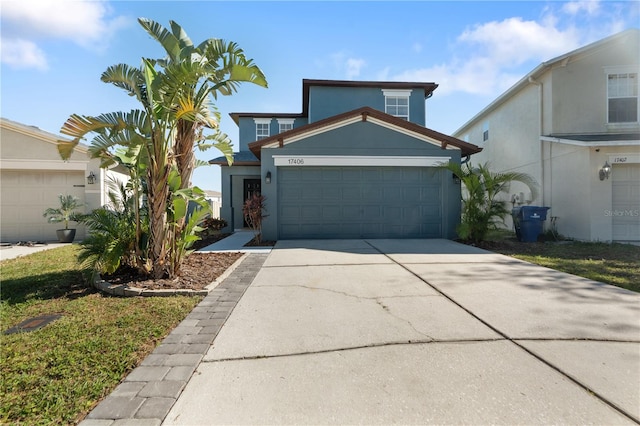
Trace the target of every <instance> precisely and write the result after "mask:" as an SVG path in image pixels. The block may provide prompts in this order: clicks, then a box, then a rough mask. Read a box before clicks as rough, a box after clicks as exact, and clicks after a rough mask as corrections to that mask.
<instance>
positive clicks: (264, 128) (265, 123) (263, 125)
mask: <svg viewBox="0 0 640 426" xmlns="http://www.w3.org/2000/svg"><path fill="white" fill-rule="evenodd" d="M253 121H254V122H255V123H256V140H257V141H259V140H260V139H264V138H268V137H269V136H271V135H270V133H269V126H270V125H271V119H270V118H254V119H253Z"/></svg>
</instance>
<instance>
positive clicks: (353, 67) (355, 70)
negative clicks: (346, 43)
mask: <svg viewBox="0 0 640 426" xmlns="http://www.w3.org/2000/svg"><path fill="white" fill-rule="evenodd" d="M330 58H331V63H332V64H333V68H334V72H335V73H336V74H337V75H339V77H338V78H346V79H348V80H351V79H354V78H356V77H358V76H360V72H361V71H362V68H364V67H365V66H366V65H367V62H366V61H365V60H364V59H360V58H354V57H352V56H351V55H350V53H349V52H346V51H340V52H336V53H333V54H331V55H330ZM316 64H317V66H319V67H322V66H323V65H324V61H316Z"/></svg>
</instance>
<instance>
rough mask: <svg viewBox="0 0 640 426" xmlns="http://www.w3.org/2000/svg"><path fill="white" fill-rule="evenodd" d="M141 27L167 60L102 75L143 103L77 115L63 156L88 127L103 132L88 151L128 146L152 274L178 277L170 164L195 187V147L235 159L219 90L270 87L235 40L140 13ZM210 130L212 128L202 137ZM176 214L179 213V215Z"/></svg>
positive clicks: (178, 227) (178, 231)
mask: <svg viewBox="0 0 640 426" xmlns="http://www.w3.org/2000/svg"><path fill="white" fill-rule="evenodd" d="M139 22H140V24H141V25H142V27H143V28H144V29H145V30H146V31H147V32H148V33H149V34H150V35H151V36H152V37H153V38H154V39H155V40H157V41H158V42H159V43H160V44H161V45H162V47H163V48H164V49H165V51H166V53H167V57H166V58H164V59H143V61H142V66H141V67H140V68H135V67H131V66H128V65H126V64H119V65H114V66H112V67H109V68H108V69H107V70H106V71H105V72H104V73H103V74H102V81H104V82H106V83H111V84H113V85H115V86H117V87H120V88H122V89H124V90H125V91H126V92H127V93H128V94H129V95H130V96H133V97H135V98H136V100H137V101H138V102H139V103H140V105H141V109H138V110H133V111H131V112H130V113H122V112H118V113H110V114H103V115H100V116H97V117H90V116H80V115H76V114H74V115H72V116H71V117H70V118H69V119H68V120H67V122H66V123H65V124H64V126H63V127H62V130H61V132H62V133H63V134H66V135H69V136H71V137H72V138H73V140H72V141H71V142H63V143H60V144H59V151H60V154H61V156H62V157H63V158H68V157H69V156H70V155H71V152H72V150H73V148H74V147H75V146H76V145H77V144H78V143H79V141H80V140H81V139H82V138H84V137H85V136H86V135H87V134H89V133H96V134H97V136H96V137H95V138H94V140H93V142H92V147H91V149H90V152H91V154H92V155H93V156H95V157H101V158H103V160H104V161H105V162H109V161H113V158H112V149H113V147H115V146H123V147H125V148H127V149H128V150H129V151H130V152H137V155H135V160H136V162H137V163H136V164H135V171H136V172H143V175H142V176H140V177H141V178H142V179H144V180H145V181H146V196H147V206H148V213H149V233H150V238H149V245H148V252H147V253H146V255H147V258H148V262H147V263H146V264H147V265H149V266H148V267H149V268H150V271H149V272H150V273H151V276H152V277H153V278H162V277H164V276H167V275H168V276H173V275H174V274H175V273H177V271H178V270H179V265H180V263H181V262H182V256H183V252H182V251H180V250H177V251H176V250H172V249H171V241H175V237H176V236H177V235H184V232H183V231H184V228H185V226H187V224H186V215H185V216H183V217H182V218H175V217H174V218H173V219H174V224H173V225H172V226H169V225H168V222H167V220H168V219H167V218H168V216H167V215H168V211H169V209H170V208H172V206H171V205H170V204H169V200H170V199H171V197H170V192H171V190H170V186H169V178H170V174H171V173H172V170H176V171H177V173H178V175H179V176H180V189H186V188H187V187H189V185H190V180H191V175H192V173H193V169H194V168H195V167H196V166H197V165H199V164H201V163H199V162H198V161H196V159H195V155H194V152H193V151H194V148H195V147H196V146H197V148H198V149H200V150H206V149H209V148H211V147H216V148H218V149H219V150H220V151H221V152H222V153H223V154H224V155H225V156H226V157H227V159H228V161H229V164H231V162H232V159H233V149H232V146H231V143H230V141H229V138H228V137H227V136H226V135H224V134H223V133H221V132H220V131H219V127H218V123H219V121H220V115H219V113H218V112H217V111H215V109H214V108H213V105H212V103H211V97H214V98H215V97H216V96H217V94H218V93H220V94H222V95H229V94H232V93H233V92H235V91H236V90H237V88H238V86H239V84H240V83H242V82H251V83H254V84H257V85H260V86H263V87H266V85H267V83H266V79H265V77H264V75H263V74H262V71H260V69H259V68H258V67H257V66H256V65H254V64H253V62H252V60H250V59H247V58H246V57H245V56H244V52H243V51H242V49H240V48H239V47H238V46H237V45H236V44H235V43H232V42H225V41H222V40H219V39H208V40H205V41H204V42H203V43H201V44H200V45H198V46H194V44H193V42H192V41H191V40H190V39H189V37H188V36H187V34H186V32H185V31H184V30H183V29H182V27H181V26H180V25H178V24H177V23H175V22H173V21H171V31H169V30H167V29H165V28H164V27H162V26H161V25H160V24H158V23H156V22H154V21H151V20H148V19H143V18H141V19H139ZM204 129H210V130H212V131H213V134H212V135H210V136H204ZM174 216H175V215H174Z"/></svg>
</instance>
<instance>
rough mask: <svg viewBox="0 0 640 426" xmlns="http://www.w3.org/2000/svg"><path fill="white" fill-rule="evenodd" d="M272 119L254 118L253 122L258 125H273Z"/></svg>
mask: <svg viewBox="0 0 640 426" xmlns="http://www.w3.org/2000/svg"><path fill="white" fill-rule="evenodd" d="M271 120H272V119H271V118H254V119H253V122H254V123H256V124H271Z"/></svg>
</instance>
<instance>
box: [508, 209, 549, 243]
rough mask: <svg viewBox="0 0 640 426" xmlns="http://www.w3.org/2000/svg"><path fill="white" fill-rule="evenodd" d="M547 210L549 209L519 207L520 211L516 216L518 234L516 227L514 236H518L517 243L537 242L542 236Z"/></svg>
mask: <svg viewBox="0 0 640 426" xmlns="http://www.w3.org/2000/svg"><path fill="white" fill-rule="evenodd" d="M514 210H515V209H514ZM547 210H549V207H539V206H522V207H520V211H519V212H518V214H517V221H518V223H519V228H520V232H518V227H516V236H518V240H519V241H522V242H525V243H535V242H536V241H538V236H539V235H540V234H542V225H543V222H544V221H545V220H547ZM512 213H513V212H512ZM518 234H520V235H518Z"/></svg>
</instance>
